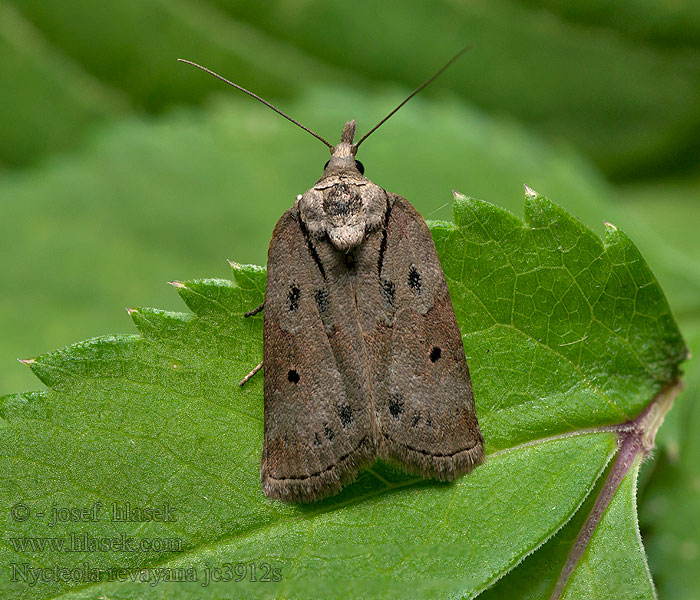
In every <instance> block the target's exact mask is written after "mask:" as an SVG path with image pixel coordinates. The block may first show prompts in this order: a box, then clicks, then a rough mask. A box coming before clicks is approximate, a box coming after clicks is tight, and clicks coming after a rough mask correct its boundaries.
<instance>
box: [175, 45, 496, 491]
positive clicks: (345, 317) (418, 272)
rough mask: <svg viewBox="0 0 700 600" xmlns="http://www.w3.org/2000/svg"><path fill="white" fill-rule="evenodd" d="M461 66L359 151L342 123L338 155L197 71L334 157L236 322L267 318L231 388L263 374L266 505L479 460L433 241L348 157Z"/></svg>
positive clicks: (286, 226) (465, 375)
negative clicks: (251, 305)
mask: <svg viewBox="0 0 700 600" xmlns="http://www.w3.org/2000/svg"><path fill="white" fill-rule="evenodd" d="M460 54H461V52H460ZM460 54H458V55H457V56H455V57H454V58H453V59H452V60H451V61H450V62H448V63H447V64H446V65H445V66H444V67H443V68H442V69H441V70H440V71H438V73H436V74H435V75H434V76H433V77H431V78H430V79H429V80H428V81H426V82H425V83H424V84H423V85H422V86H420V87H419V88H418V89H417V90H415V91H414V92H413V93H412V94H411V95H410V96H408V98H406V100H404V102H402V103H401V104H400V105H399V107H397V108H396V109H395V110H394V111H392V112H391V113H390V114H389V115H388V116H387V117H386V118H385V119H383V120H382V121H381V122H380V123H379V124H378V125H377V126H376V127H374V128H373V129H372V130H370V132H369V133H367V134H366V135H365V136H364V137H363V138H362V139H360V141H359V142H357V143H354V136H355V121H348V122H347V123H346V124H345V127H344V128H343V132H342V135H341V139H340V143H339V144H337V145H336V146H332V145H331V144H329V143H328V142H326V141H325V140H324V139H323V138H321V137H320V136H318V135H317V134H315V133H313V132H311V131H310V130H308V129H306V128H305V127H303V126H302V125H300V124H299V123H297V122H296V121H294V120H293V119H291V118H290V117H288V116H287V115H284V114H283V113H281V112H280V111H278V110H277V109H276V108H274V107H273V106H271V105H270V104H269V103H267V102H265V101H264V100H262V99H261V98H259V97H258V96H255V95H254V94H252V93H251V92H248V90H245V89H243V88H240V86H237V85H236V84H233V83H232V82H230V81H228V80H225V79H223V78H222V77H220V76H218V75H216V74H215V73H212V72H211V71H208V69H204V70H206V71H208V72H210V73H212V74H213V75H215V76H216V77H219V78H220V79H223V80H224V81H226V82H227V83H230V84H231V85H233V86H234V87H237V88H238V89H242V91H245V92H246V93H248V94H250V95H252V96H253V97H255V98H257V99H258V100H261V101H262V102H264V103H265V104H267V105H268V106H270V107H271V108H273V110H275V111H277V112H280V114H283V116H285V118H288V119H289V120H291V121H292V122H294V123H295V124H297V125H299V126H300V127H302V128H303V129H305V130H306V131H309V132H310V133H311V134H312V135H314V136H315V137H317V138H318V139H320V140H321V141H323V142H324V143H325V144H326V145H327V146H328V147H329V148H330V150H331V158H330V160H329V161H328V162H327V163H326V166H325V168H324V171H323V174H322V176H321V178H320V179H319V180H318V181H317V182H316V183H315V184H314V186H313V187H312V188H311V189H309V190H308V191H307V192H306V193H304V194H300V195H299V196H297V198H296V202H295V203H294V205H293V206H292V208H290V209H289V210H287V212H285V213H284V215H282V217H281V219H280V220H279V221H278V223H277V225H276V226H275V229H274V232H273V234H272V239H271V241H270V247H269V250H268V260H267V289H266V293H265V301H264V303H263V304H262V305H261V306H260V307H258V308H257V309H255V310H253V311H250V312H249V313H246V316H250V315H253V314H256V313H257V312H259V311H260V310H263V308H264V328H263V356H264V360H263V362H262V363H261V364H260V365H258V367H256V369H254V370H253V371H252V372H251V373H250V374H249V375H248V376H247V377H246V378H245V379H244V380H243V381H242V382H241V384H243V383H245V381H247V380H248V379H249V378H250V377H251V376H252V375H253V374H254V373H255V372H256V371H257V370H259V368H260V367H261V366H264V370H265V377H264V404H265V407H264V412H265V424H264V430H265V432H264V445H263V453H262V465H261V472H260V473H261V480H262V488H263V491H264V492H265V494H266V495H268V496H270V497H271V498H277V499H280V500H284V501H288V502H313V501H316V500H319V499H321V498H325V497H327V496H330V495H332V494H336V493H337V492H339V491H340V490H341V489H342V488H343V486H345V485H346V484H348V483H350V482H351V481H353V480H354V479H355V478H356V476H357V473H358V471H360V470H361V469H362V468H363V467H366V466H368V465H370V464H371V463H373V462H375V461H376V460H377V459H378V458H381V459H384V460H386V461H389V462H392V463H394V464H397V465H400V466H401V467H402V468H403V469H404V470H406V471H407V472H409V473H413V474H418V475H421V476H423V477H430V478H434V479H438V480H442V481H450V480H452V479H455V478H456V477H459V476H460V475H464V474H465V473H468V472H469V471H471V470H472V469H473V468H474V467H475V466H477V465H479V464H480V463H482V462H483V461H484V448H483V441H484V440H483V437H482V435H481V432H480V430H479V425H478V422H477V418H476V412H475V408H474V397H473V394H472V386H471V380H470V377H469V368H468V367H467V361H466V358H465V354H464V348H463V345H462V336H461V334H460V331H459V328H458V326H457V321H456V319H455V315H454V310H453V308H452V302H451V300H450V295H449V292H448V289H447V283H446V282H445V276H444V274H443V272H442V268H441V266H440V261H439V260H438V256H437V253H436V251H435V245H434V243H433V239H432V237H431V234H430V231H429V229H428V227H427V225H426V224H425V221H424V220H423V218H422V217H421V215H420V214H419V213H418V211H417V210H416V209H415V208H413V206H412V205H411V204H410V203H409V202H408V201H407V200H406V199H405V198H402V197H401V196H398V195H396V194H392V193H391V192H387V191H386V190H384V189H382V188H381V187H379V186H378V185H376V184H375V183H373V182H372V181H370V180H369V179H367V178H366V177H365V176H364V174H363V173H364V168H363V166H362V164H361V163H360V162H359V161H357V160H356V159H355V155H356V153H357V148H358V146H359V145H360V144H361V143H362V142H363V141H364V140H365V139H366V138H367V137H368V136H369V135H370V134H371V133H372V132H373V131H375V130H376V129H377V127H379V126H380V125H381V124H382V123H383V122H384V121H386V119H388V118H389V117H390V116H391V115H392V114H393V113H394V112H396V110H398V108H400V107H401V106H402V105H403V104H404V103H405V102H407V101H408V100H409V99H410V98H411V97H412V96H413V95H414V94H416V93H417V92H418V91H419V90H420V89H422V88H423V87H425V86H426V85H427V84H428V83H430V82H431V81H432V80H433V79H434V78H435V77H437V76H438V75H439V74H440V73H442V71H444V70H445V69H446V68H447V67H448V66H449V65H450V64H451V63H452V62H453V61H454V60H456V58H457V57H458V56H459V55H460ZM184 62H189V61H184ZM191 64H194V63H191ZM195 66H198V67H199V65H196V64H195ZM200 68H203V67H200Z"/></svg>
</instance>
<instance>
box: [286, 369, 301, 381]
mask: <svg viewBox="0 0 700 600" xmlns="http://www.w3.org/2000/svg"><path fill="white" fill-rule="evenodd" d="M287 380H288V381H289V382H290V383H299V373H297V372H296V370H294V369H290V370H289V373H287Z"/></svg>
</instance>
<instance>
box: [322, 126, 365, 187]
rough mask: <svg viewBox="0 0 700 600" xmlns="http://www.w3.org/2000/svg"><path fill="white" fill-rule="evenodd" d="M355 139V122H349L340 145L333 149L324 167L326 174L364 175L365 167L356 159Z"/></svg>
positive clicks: (341, 137) (344, 129)
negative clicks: (341, 172)
mask: <svg viewBox="0 0 700 600" xmlns="http://www.w3.org/2000/svg"><path fill="white" fill-rule="evenodd" d="M354 138H355V121H354V120H353V121H348V122H347V123H345V127H343V133H342V134H341V136H340V143H339V144H338V145H337V146H333V147H332V148H331V158H330V160H329V161H328V162H326V164H325V165H324V167H323V171H324V174H328V175H329V174H331V173H337V172H339V171H343V172H346V173H351V174H353V175H354V174H356V173H359V174H360V175H362V174H364V172H365V167H364V165H363V164H362V163H361V162H360V161H359V160H356V159H355V154H356V153H357V146H356V145H354V144H353V140H354Z"/></svg>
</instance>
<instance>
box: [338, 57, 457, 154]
mask: <svg viewBox="0 0 700 600" xmlns="http://www.w3.org/2000/svg"><path fill="white" fill-rule="evenodd" d="M470 49H471V46H465V47H464V48H462V49H461V50H460V51H459V52H457V54H455V55H454V56H453V57H452V58H451V59H450V60H448V61H447V62H446V63H445V64H444V65H443V66H442V68H441V69H440V70H439V71H438V72H437V73H435V75H433V76H432V77H430V78H429V79H428V80H427V81H425V82H424V83H422V84H420V85H419V86H418V87H417V88H416V89H415V90H413V91H412V92H411V93H410V94H409V95H408V97H407V98H406V99H405V100H404V101H403V102H402V103H401V104H399V105H398V106H397V107H396V108H395V109H394V110H392V111H391V112H390V113H389V114H388V115H387V116H386V117H384V118H383V119H382V120H381V121H379V123H377V124H376V125H375V126H374V127H372V129H370V130H369V131H368V132H367V133H365V135H363V136H362V137H361V138H360V141H359V142H357V144H355V145H354V146H353V148H352V149H353V151H354V152H357V148H358V147H359V145H360V144H361V143H362V142H364V141H365V140H366V139H367V138H368V137H369V136H370V135H372V134H373V133H374V132H375V131H377V129H379V128H380V127H381V126H382V125H384V123H386V122H387V121H388V120H389V118H390V117H392V116H393V115H394V113H395V112H396V111H397V110H399V108H401V107H402V106H403V105H404V104H406V102H408V101H409V100H410V99H411V98H413V96H415V95H416V94H417V93H418V92H420V91H421V90H422V89H423V88H424V87H426V86H427V85H428V84H430V83H432V82H433V81H435V80H436V79H437V78H438V77H439V76H440V75H442V74H443V73H444V72H445V71H446V70H447V68H448V67H449V66H450V65H452V63H453V62H455V61H456V60H457V59H458V58H459V57H460V56H462V54H464V53H465V52H466V51H467V50H470ZM354 152H353V154H354Z"/></svg>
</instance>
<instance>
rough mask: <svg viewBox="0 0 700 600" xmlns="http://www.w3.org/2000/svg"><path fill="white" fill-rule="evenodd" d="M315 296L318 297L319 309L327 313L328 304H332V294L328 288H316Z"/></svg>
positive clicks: (317, 304)
mask: <svg viewBox="0 0 700 600" xmlns="http://www.w3.org/2000/svg"><path fill="white" fill-rule="evenodd" d="M314 297H315V299H316V306H318V310H319V312H321V313H325V312H327V311H328V306H329V304H330V298H331V297H330V294H329V293H328V290H325V289H320V290H316V294H314Z"/></svg>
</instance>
